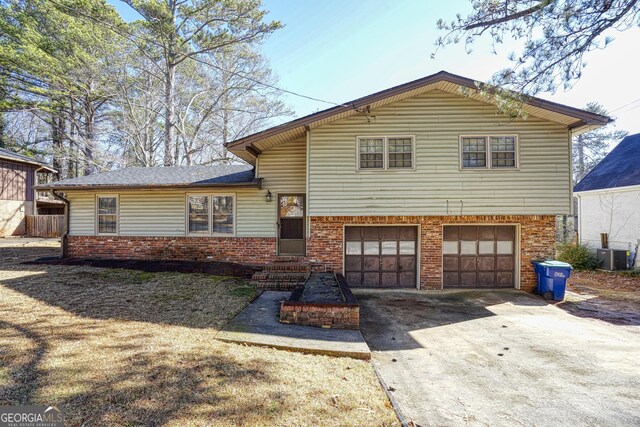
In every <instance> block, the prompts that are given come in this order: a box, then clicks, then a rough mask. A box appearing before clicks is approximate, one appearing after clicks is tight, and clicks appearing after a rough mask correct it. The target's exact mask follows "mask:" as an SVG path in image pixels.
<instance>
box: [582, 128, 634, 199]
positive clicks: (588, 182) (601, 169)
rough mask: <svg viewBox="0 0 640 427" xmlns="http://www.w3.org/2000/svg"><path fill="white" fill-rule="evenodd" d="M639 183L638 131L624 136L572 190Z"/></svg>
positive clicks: (597, 188)
mask: <svg viewBox="0 0 640 427" xmlns="http://www.w3.org/2000/svg"><path fill="white" fill-rule="evenodd" d="M629 185H640V133H638V134H635V135H629V136H627V137H626V138H624V139H623V140H622V141H620V143H619V144H618V145H617V146H616V147H615V148H614V149H613V150H611V152H610V153H609V154H607V156H606V157H605V158H604V159H602V161H601V162H600V163H598V164H597V165H596V167H594V168H593V169H591V172H589V173H588V174H587V175H586V176H585V177H584V178H582V180H581V181H580V182H579V183H578V184H577V185H576V186H575V187H574V188H573V191H576V192H577V191H589V190H602V189H605V188H615V187H627V186H629Z"/></svg>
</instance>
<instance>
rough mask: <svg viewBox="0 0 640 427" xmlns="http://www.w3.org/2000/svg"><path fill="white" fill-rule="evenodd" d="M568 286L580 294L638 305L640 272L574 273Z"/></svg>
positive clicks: (639, 301) (639, 298) (639, 300)
mask: <svg viewBox="0 0 640 427" xmlns="http://www.w3.org/2000/svg"><path fill="white" fill-rule="evenodd" d="M568 284H569V289H570V290H572V291H574V292H577V293H580V294H589V295H598V296H602V297H605V298H608V299H610V300H614V301H627V302H636V303H640V271H575V272H573V273H572V274H571V277H570V278H569V282H568Z"/></svg>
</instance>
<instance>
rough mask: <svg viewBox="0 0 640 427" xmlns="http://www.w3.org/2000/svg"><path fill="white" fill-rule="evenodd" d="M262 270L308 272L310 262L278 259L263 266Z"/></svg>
mask: <svg viewBox="0 0 640 427" xmlns="http://www.w3.org/2000/svg"><path fill="white" fill-rule="evenodd" d="M262 271H270V272H305V273H306V272H309V271H311V264H309V263H302V262H286V261H278V262H273V263H270V264H266V265H265V266H263V268H262Z"/></svg>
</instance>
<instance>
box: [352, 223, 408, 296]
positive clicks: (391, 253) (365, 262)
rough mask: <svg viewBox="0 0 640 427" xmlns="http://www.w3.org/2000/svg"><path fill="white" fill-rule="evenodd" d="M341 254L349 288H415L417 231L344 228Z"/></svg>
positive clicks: (406, 229)
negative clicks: (342, 251) (343, 243)
mask: <svg viewBox="0 0 640 427" xmlns="http://www.w3.org/2000/svg"><path fill="white" fill-rule="evenodd" d="M344 251H345V252H344V253H345V255H344V270H345V278H346V279H347V283H349V286H354V287H358V286H361V287H392V288H393V287H401V288H412V287H415V286H416V269H417V266H418V262H417V253H418V228H417V227H409V226H403V227H395V226H388V227H387V226H381V227H377V226H376V227H346V228H345V247H344Z"/></svg>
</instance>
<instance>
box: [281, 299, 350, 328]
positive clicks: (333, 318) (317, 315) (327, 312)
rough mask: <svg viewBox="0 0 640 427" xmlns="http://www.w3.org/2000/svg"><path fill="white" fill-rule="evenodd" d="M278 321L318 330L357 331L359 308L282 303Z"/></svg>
mask: <svg viewBox="0 0 640 427" xmlns="http://www.w3.org/2000/svg"><path fill="white" fill-rule="evenodd" d="M280 321H281V322H282V323H292V324H295V325H303V326H315V327H318V328H334V329H359V328H360V308H359V307H358V306H357V305H337V304H334V305H332V304H310V303H304V302H291V301H283V302H282V304H281V306H280Z"/></svg>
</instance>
